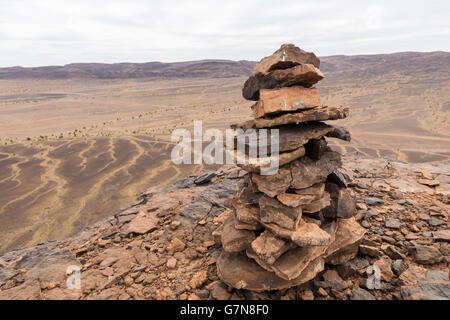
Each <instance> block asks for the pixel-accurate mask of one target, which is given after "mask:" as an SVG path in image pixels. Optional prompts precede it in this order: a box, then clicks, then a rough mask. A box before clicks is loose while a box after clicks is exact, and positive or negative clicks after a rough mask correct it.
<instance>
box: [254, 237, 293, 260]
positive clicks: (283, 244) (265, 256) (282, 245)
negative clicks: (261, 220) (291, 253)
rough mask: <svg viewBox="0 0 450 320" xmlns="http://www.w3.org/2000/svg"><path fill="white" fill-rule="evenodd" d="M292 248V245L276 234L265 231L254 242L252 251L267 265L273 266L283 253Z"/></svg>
mask: <svg viewBox="0 0 450 320" xmlns="http://www.w3.org/2000/svg"><path fill="white" fill-rule="evenodd" d="M289 248H291V244H290V243H289V242H288V241H286V240H284V239H281V238H279V237H277V236H276V235H275V234H274V233H272V232H270V231H268V230H265V231H264V232H263V233H261V234H260V235H259V236H258V237H257V238H256V239H255V240H254V241H253V242H252V249H253V251H254V252H255V254H257V255H258V257H259V258H260V259H261V260H263V261H264V262H265V263H267V264H273V263H274V262H275V261H276V260H277V259H278V258H279V257H280V256H281V255H282V254H283V253H285V252H286V251H287V250H289Z"/></svg>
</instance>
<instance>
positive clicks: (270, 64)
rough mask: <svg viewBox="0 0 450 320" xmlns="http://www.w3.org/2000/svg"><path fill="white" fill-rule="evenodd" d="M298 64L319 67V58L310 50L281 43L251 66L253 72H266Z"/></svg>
mask: <svg viewBox="0 0 450 320" xmlns="http://www.w3.org/2000/svg"><path fill="white" fill-rule="evenodd" d="M300 64H312V65H313V66H315V67H316V68H319V67H320V60H319V58H317V57H316V55H315V54H314V53H312V52H306V51H304V50H302V49H300V48H299V47H296V46H295V45H293V44H290V43H287V44H283V45H281V47H280V49H278V50H277V51H275V52H274V53H273V54H272V55H271V56H268V57H265V58H263V59H262V60H261V61H260V62H258V63H257V64H256V65H255V67H254V68H253V74H257V73H262V74H267V73H268V72H270V71H272V70H276V69H287V68H291V67H295V66H297V65H300Z"/></svg>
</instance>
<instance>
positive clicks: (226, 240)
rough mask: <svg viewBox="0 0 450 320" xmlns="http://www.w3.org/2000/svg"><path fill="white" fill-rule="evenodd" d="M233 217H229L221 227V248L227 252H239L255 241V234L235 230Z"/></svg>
mask: <svg viewBox="0 0 450 320" xmlns="http://www.w3.org/2000/svg"><path fill="white" fill-rule="evenodd" d="M235 219H236V218H235V217H234V215H233V216H230V217H229V218H228V219H227V221H225V224H224V226H223V231H222V237H221V242H222V247H223V250H225V251H227V252H239V251H242V250H245V249H247V248H249V247H250V245H251V243H252V241H253V240H255V233H254V232H252V231H249V230H238V229H236V228H235V224H236V221H235Z"/></svg>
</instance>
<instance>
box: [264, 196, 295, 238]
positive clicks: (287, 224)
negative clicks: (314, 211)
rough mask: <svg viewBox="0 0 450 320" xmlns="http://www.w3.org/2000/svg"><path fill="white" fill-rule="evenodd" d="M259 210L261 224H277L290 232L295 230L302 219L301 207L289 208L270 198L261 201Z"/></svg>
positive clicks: (265, 197) (266, 197)
mask: <svg viewBox="0 0 450 320" xmlns="http://www.w3.org/2000/svg"><path fill="white" fill-rule="evenodd" d="M259 209H260V222H261V223H264V224H265V223H270V224H276V225H278V226H280V227H281V228H286V229H289V230H295V229H296V228H297V226H298V224H299V223H300V221H301V218H302V208H301V207H296V208H292V207H288V206H285V205H284V204H282V203H281V202H280V201H278V200H277V199H273V198H270V197H268V196H262V197H261V198H260V199H259Z"/></svg>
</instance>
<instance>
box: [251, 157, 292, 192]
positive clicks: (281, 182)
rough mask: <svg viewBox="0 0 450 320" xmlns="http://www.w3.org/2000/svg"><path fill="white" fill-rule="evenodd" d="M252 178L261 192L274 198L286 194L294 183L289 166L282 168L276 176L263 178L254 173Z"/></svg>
mask: <svg viewBox="0 0 450 320" xmlns="http://www.w3.org/2000/svg"><path fill="white" fill-rule="evenodd" d="M250 177H251V180H252V182H253V183H254V184H255V186H256V187H257V188H258V190H259V191H261V192H264V193H265V194H266V195H268V196H269V197H272V198H273V197H275V196H277V195H278V194H281V193H284V192H286V190H287V189H289V187H290V185H291V182H292V175H291V169H290V165H289V164H288V165H285V166H282V167H280V168H279V169H278V172H277V173H276V174H273V175H267V176H263V175H259V174H257V173H252V174H251V176H250Z"/></svg>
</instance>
